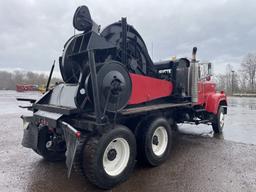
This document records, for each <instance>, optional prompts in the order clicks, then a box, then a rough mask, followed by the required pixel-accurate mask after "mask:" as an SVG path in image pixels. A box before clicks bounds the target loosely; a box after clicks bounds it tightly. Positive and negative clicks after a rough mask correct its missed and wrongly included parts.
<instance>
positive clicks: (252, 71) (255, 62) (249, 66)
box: [241, 53, 256, 91]
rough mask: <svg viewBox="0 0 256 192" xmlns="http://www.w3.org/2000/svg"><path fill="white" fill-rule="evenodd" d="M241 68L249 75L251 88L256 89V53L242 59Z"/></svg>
mask: <svg viewBox="0 0 256 192" xmlns="http://www.w3.org/2000/svg"><path fill="white" fill-rule="evenodd" d="M241 68H242V70H243V72H244V73H245V74H246V75H247V76H248V79H249V85H250V90H251V91H254V88H255V77H256V54H252V53H249V54H247V55H246V56H245V58H244V59H243V61H242V64H241Z"/></svg>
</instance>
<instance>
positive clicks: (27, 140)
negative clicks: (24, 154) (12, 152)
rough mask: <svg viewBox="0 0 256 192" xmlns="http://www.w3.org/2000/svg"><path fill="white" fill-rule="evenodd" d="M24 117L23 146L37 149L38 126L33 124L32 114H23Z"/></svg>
mask: <svg viewBox="0 0 256 192" xmlns="http://www.w3.org/2000/svg"><path fill="white" fill-rule="evenodd" d="M21 118H22V119H23V127H24V132H23V138H22V142H21V144H22V146H23V147H26V148H31V149H34V150H36V149H37V142H38V127H37V126H35V125H33V123H32V120H33V117H32V116H21Z"/></svg>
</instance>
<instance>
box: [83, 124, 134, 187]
mask: <svg viewBox="0 0 256 192" xmlns="http://www.w3.org/2000/svg"><path fill="white" fill-rule="evenodd" d="M135 157H136V140H135V136H134V135H133V133H132V132H131V131H130V130H129V129H128V128H127V127H125V126H121V125H117V126H116V127H115V128H114V129H112V130H111V131H109V132H108V133H106V134H104V135H103V136H101V137H92V138H90V139H89V140H88V141H87V143H86V144H85V147H84V151H83V170H84V172H85V175H86V176H87V178H88V180H90V181H91V182H92V183H93V184H95V185H96V186H98V187H100V188H103V189H109V188H112V187H113V186H115V185H117V184H119V183H121V182H123V181H125V180H126V179H127V178H128V177H129V175H130V174H131V172H132V170H133V168H134V165H135Z"/></svg>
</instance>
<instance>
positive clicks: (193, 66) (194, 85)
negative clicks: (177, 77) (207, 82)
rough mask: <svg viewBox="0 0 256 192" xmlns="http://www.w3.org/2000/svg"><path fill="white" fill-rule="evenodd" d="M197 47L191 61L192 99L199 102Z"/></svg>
mask: <svg viewBox="0 0 256 192" xmlns="http://www.w3.org/2000/svg"><path fill="white" fill-rule="evenodd" d="M196 52H197V48H196V47H194V48H193V51H192V61H191V69H190V71H191V100H192V102H193V103H197V102H198V85H197V83H198V63H197V61H196Z"/></svg>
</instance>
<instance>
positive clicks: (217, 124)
mask: <svg viewBox="0 0 256 192" xmlns="http://www.w3.org/2000/svg"><path fill="white" fill-rule="evenodd" d="M73 26H74V28H75V29H76V30H78V31H81V33H79V34H76V35H74V36H72V37H71V38H70V39H69V40H68V41H67V42H66V43H65V45H64V51H63V54H62V56H61V57H60V59H59V63H60V71H61V75H62V78H63V81H64V83H61V84H59V85H56V86H55V87H54V88H52V89H50V90H49V89H48V88H47V91H46V92H45V93H44V95H43V96H42V97H41V98H40V99H38V100H29V99H23V100H26V101H30V102H31V103H32V105H31V106H28V107H27V108H28V109H29V110H31V111H32V112H33V115H32V116H23V117H22V118H23V121H24V128H25V129H24V136H23V141H22V144H23V146H24V147H28V148H31V149H33V150H34V151H35V152H36V153H37V154H39V155H41V156H42V157H43V158H44V159H46V160H48V161H52V162H54V161H61V160H66V165H67V167H68V176H70V174H71V170H72V169H75V170H76V171H78V172H80V173H82V174H84V175H85V176H86V177H87V179H88V180H89V181H91V182H92V183H93V184H95V185H96V186H98V187H100V188H103V189H109V188H112V187H113V186H115V185H117V184H119V183H121V182H123V181H125V180H126V179H127V178H128V177H129V175H130V174H131V173H132V170H133V168H134V165H135V163H136V161H140V162H143V163H146V164H147V165H150V166H158V165H160V164H162V163H163V162H164V161H166V160H167V159H168V156H169V153H170V150H171V145H172V144H171V143H172V131H173V130H175V128H176V126H177V124H178V123H184V122H189V123H195V124H201V123H203V124H211V125H212V128H213V131H214V132H215V133H216V134H220V133H221V132H222V129H223V126H224V115H225V114H227V98H226V95H225V94H224V93H223V92H221V93H217V92H216V85H215V83H213V82H212V81H211V76H212V64H211V63H200V62H198V61H197V60H196V52H197V48H193V54H192V59H187V58H180V59H175V60H166V61H161V62H158V63H154V62H153V61H152V60H151V58H150V56H149V54H148V51H147V48H146V45H145V43H144V41H143V39H142V37H141V36H140V34H139V33H138V32H137V31H136V30H135V28H134V27H133V26H131V25H128V24H127V22H126V18H122V19H121V21H118V22H116V23H113V24H111V25H109V26H107V27H106V28H105V29H103V30H102V31H101V30H100V29H99V26H98V25H97V24H96V23H95V22H94V21H93V20H92V19H91V15H90V12H89V10H88V8H87V7H86V6H81V7H78V9H77V10H76V12H75V15H74V18H73ZM50 77H51V75H50ZM49 82H50V79H49V81H48V84H49ZM21 100H22V99H21Z"/></svg>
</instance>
